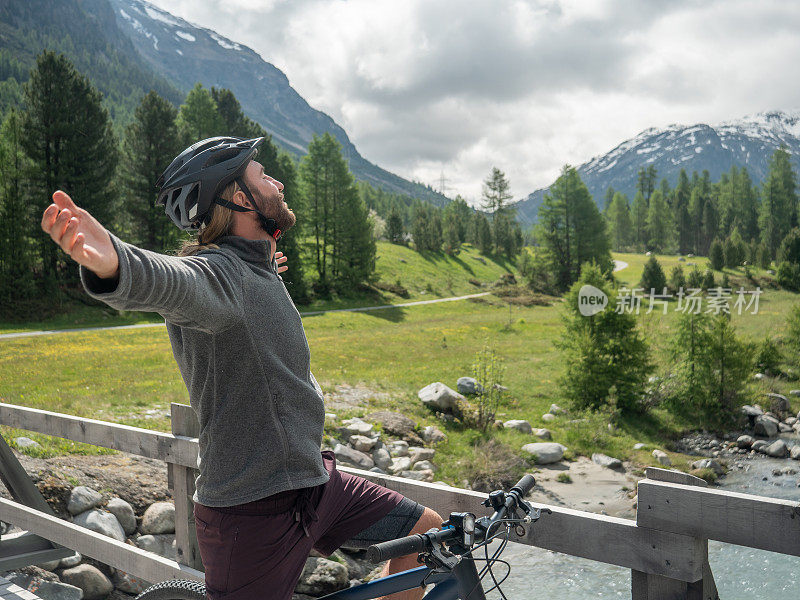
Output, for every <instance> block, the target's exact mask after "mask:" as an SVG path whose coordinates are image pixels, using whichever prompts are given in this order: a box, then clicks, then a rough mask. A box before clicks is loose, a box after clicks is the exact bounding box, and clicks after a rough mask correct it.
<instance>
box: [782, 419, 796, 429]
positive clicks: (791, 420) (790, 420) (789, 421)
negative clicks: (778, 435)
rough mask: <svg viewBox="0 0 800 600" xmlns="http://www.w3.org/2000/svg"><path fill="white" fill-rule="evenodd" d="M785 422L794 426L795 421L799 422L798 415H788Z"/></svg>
mask: <svg viewBox="0 0 800 600" xmlns="http://www.w3.org/2000/svg"><path fill="white" fill-rule="evenodd" d="M783 422H784V423H786V424H787V425H788V426H789V427H792V426H793V425H794V424H795V423H797V417H786V419H784V421H783Z"/></svg>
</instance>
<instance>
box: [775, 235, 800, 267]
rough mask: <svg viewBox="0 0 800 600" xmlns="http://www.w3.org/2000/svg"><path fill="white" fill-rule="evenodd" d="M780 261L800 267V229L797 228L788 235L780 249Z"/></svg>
mask: <svg viewBox="0 0 800 600" xmlns="http://www.w3.org/2000/svg"><path fill="white" fill-rule="evenodd" d="M778 261H779V262H784V261H785V262H790V263H793V264H796V265H800V229H798V228H797V227H794V228H792V230H791V231H790V232H789V233H788V234H786V237H785V238H783V241H782V242H781V246H780V248H779V249H778Z"/></svg>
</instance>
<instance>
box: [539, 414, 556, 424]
mask: <svg viewBox="0 0 800 600" xmlns="http://www.w3.org/2000/svg"><path fill="white" fill-rule="evenodd" d="M555 420H556V416H555V415H554V414H552V413H544V414H543V415H542V421H544V422H545V423H549V422H550V421H555Z"/></svg>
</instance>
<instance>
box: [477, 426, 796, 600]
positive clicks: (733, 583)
mask: <svg viewBox="0 0 800 600" xmlns="http://www.w3.org/2000/svg"><path fill="white" fill-rule="evenodd" d="M784 439H785V440H786V441H787V443H789V444H792V443H800V441H799V440H798V439H797V437H793V438H792V437H790V436H785V437H784ZM743 462H744V463H745V468H744V469H742V470H735V469H734V470H732V471H731V472H730V473H729V474H728V475H727V476H726V477H724V478H723V480H722V484H721V486H720V488H721V489H724V490H729V491H734V492H742V493H745V494H756V495H759V496H770V497H773V498H782V499H787V500H795V501H800V487H798V486H800V475H798V474H795V475H783V476H780V477H775V476H773V475H772V471H773V469H775V468H785V467H792V468H795V469H797V470H800V463H798V462H796V461H792V460H788V459H786V460H779V459H771V458H760V459H754V460H749V461H743ZM542 518H543V519H544V518H547V515H544V516H543V517H542ZM708 552H709V563H710V565H711V570H712V572H713V573H714V580H715V582H716V584H717V590H718V591H719V596H720V598H721V599H722V600H747V599H753V600H789V599H797V598H800V557H794V556H786V555H783V554H776V553H774V552H766V551H763V550H755V549H752V548H745V547H742V546H735V545H733V544H722V543H719V542H715V541H713V540H712V541H710V542H709V544H708ZM503 559H504V560H507V561H508V562H509V563H511V566H512V570H511V575H510V577H509V578H508V579H507V580H506V582H505V583H504V584H503V585H502V589H503V592H504V593H505V594H506V596H507V597H508V600H527V599H529V598H530V599H533V598H541V599H546V600H586V599H588V598H593V599H594V598H599V599H610V598H630V597H631V575H630V570H628V569H623V568H620V567H613V566H610V565H606V564H603V563H599V562H594V561H590V560H585V559H581V558H575V557H573V556H565V555H562V554H557V553H555V552H548V551H546V550H542V549H539V548H534V547H531V546H523V545H521V544H509V546H508V548H507V549H506V551H505V552H504V553H503ZM505 570H506V569H505V567H504V566H503V565H498V566H497V568H496V569H495V571H496V572H497V574H498V575H499V576H502V574H504V573H505ZM487 581H489V579H488V578H487V579H485V580H484V583H486V582H487ZM489 587H491V585H488V586H486V585H485V588H486V589H489ZM488 596H489V598H490V599H492V600H495V599H496V598H499V596H498V595H497V594H496V593H494V592H493V593H490V594H489V595H488Z"/></svg>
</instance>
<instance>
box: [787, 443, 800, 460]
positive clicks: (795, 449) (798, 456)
mask: <svg viewBox="0 0 800 600" xmlns="http://www.w3.org/2000/svg"><path fill="white" fill-rule="evenodd" d="M789 458H791V459H794V460H800V445H797V446H792V449H791V450H789Z"/></svg>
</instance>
